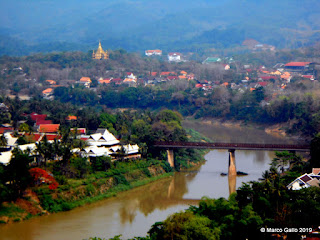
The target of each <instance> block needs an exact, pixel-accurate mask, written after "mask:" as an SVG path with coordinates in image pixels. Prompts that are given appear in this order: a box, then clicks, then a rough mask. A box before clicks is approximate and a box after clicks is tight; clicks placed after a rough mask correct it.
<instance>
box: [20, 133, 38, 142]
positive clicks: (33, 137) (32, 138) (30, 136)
mask: <svg viewBox="0 0 320 240" xmlns="http://www.w3.org/2000/svg"><path fill="white" fill-rule="evenodd" d="M24 136H25V137H26V138H27V139H28V140H30V141H31V142H37V141H39V140H40V139H41V138H42V136H41V134H40V133H33V134H29V133H26V134H25V135H24Z"/></svg>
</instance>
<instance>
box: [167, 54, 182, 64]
mask: <svg viewBox="0 0 320 240" xmlns="http://www.w3.org/2000/svg"><path fill="white" fill-rule="evenodd" d="M168 60H169V62H180V61H181V60H182V59H181V53H177V52H172V53H169V54H168Z"/></svg>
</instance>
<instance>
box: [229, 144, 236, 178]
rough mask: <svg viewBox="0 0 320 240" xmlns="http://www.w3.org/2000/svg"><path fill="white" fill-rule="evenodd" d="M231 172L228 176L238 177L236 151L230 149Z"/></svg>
mask: <svg viewBox="0 0 320 240" xmlns="http://www.w3.org/2000/svg"><path fill="white" fill-rule="evenodd" d="M228 152H229V171H228V175H237V169H236V157H235V150H234V149H229V150H228Z"/></svg>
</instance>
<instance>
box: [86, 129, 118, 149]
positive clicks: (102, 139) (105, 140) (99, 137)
mask: <svg viewBox="0 0 320 240" xmlns="http://www.w3.org/2000/svg"><path fill="white" fill-rule="evenodd" d="M86 142H87V143H88V145H89V146H97V147H112V146H115V145H118V144H119V143H120V141H119V140H118V139H116V138H115V136H113V134H112V133H110V132H109V131H108V130H107V129H101V128H98V130H97V131H96V133H94V134H91V135H90V136H89V137H88V138H87V140H86Z"/></svg>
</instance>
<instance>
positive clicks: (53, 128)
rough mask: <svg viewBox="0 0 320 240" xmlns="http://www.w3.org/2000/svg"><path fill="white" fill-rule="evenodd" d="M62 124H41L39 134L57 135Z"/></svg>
mask: <svg viewBox="0 0 320 240" xmlns="http://www.w3.org/2000/svg"><path fill="white" fill-rule="evenodd" d="M59 127H60V124H41V125H40V126H39V132H41V133H56V132H58V130H59Z"/></svg>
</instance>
